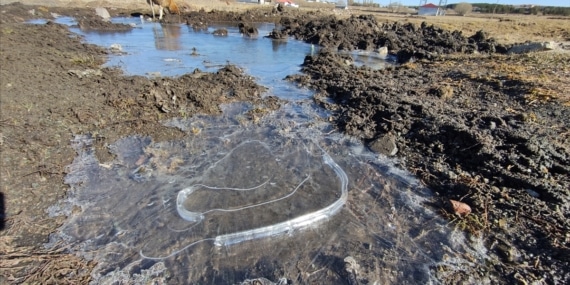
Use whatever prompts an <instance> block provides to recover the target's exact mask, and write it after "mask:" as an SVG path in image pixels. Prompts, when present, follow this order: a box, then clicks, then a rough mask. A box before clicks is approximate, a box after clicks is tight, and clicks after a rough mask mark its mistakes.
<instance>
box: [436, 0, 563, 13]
mask: <svg viewBox="0 0 570 285" xmlns="http://www.w3.org/2000/svg"><path fill="white" fill-rule="evenodd" d="M530 2H532V1H530ZM457 5H459V4H449V5H447V6H446V8H448V9H453V10H455V7H456V6H457ZM473 7H477V8H478V12H481V13H493V14H534V15H536V14H542V15H557V16H570V7H552V6H532V7H517V6H514V5H501V4H489V3H474V4H473Z"/></svg>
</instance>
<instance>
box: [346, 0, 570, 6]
mask: <svg viewBox="0 0 570 285" xmlns="http://www.w3.org/2000/svg"><path fill="white" fill-rule="evenodd" d="M392 1H393V2H396V1H397V2H400V3H402V4H403V5H405V6H419V4H420V0H392ZM356 2H358V0H356ZM460 2H467V3H491V4H496V3H497V0H447V4H457V3H460ZM374 3H380V5H382V6H387V5H388V4H390V0H375V1H374ZM427 3H433V4H436V5H437V4H439V0H428V1H427ZM498 3H499V4H502V5H523V4H534V5H540V6H559V7H570V0H498Z"/></svg>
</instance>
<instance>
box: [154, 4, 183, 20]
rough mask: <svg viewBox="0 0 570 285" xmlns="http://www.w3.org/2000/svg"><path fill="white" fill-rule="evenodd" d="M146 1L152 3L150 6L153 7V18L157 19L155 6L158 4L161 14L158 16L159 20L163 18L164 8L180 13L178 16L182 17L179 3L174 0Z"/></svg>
mask: <svg viewBox="0 0 570 285" xmlns="http://www.w3.org/2000/svg"><path fill="white" fill-rule="evenodd" d="M146 2H147V3H148V4H149V5H150V8H151V9H152V19H153V20H154V19H155V12H154V6H155V5H157V6H158V10H159V14H160V16H159V17H158V19H159V20H162V16H163V15H164V8H165V7H166V8H168V11H169V12H170V13H176V14H178V17H180V9H179V8H178V5H176V2H174V0H146Z"/></svg>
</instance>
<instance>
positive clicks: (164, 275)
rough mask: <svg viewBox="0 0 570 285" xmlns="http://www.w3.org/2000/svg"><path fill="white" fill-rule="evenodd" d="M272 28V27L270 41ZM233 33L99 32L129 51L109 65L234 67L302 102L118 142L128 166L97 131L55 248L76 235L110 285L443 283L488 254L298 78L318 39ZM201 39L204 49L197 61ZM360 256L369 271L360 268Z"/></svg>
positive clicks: (197, 120)
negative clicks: (106, 154) (104, 155)
mask: <svg viewBox="0 0 570 285" xmlns="http://www.w3.org/2000/svg"><path fill="white" fill-rule="evenodd" d="M121 21H133V22H135V21H140V19H129V20H121ZM214 28H215V27H212V28H211V29H214ZM271 28H272V27H271V26H270V25H260V34H261V35H263V32H264V31H269V30H270V29H271ZM165 29H166V30H165ZM172 30H174V31H176V32H172ZM228 30H229V31H230V36H228V37H225V38H219V37H214V36H213V35H212V34H209V33H204V32H199V33H195V32H193V31H192V30H189V29H188V28H187V27H185V26H184V27H181V26H176V27H170V26H168V27H165V26H161V25H160V24H157V23H144V24H141V25H140V27H139V28H137V29H135V30H134V31H133V32H131V33H126V34H125V33H121V34H106V35H105V34H87V35H86V39H87V40H88V41H90V42H94V43H97V44H101V45H103V46H110V45H111V44H120V45H121V46H122V47H123V50H124V51H125V52H126V53H127V55H119V56H117V57H115V58H113V59H112V60H111V62H110V63H109V64H110V65H114V64H116V63H118V62H120V65H121V67H123V68H125V70H126V71H127V72H128V73H132V74H135V73H136V74H147V73H151V72H156V71H158V72H160V73H161V74H163V75H172V76H174V75H177V74H180V73H179V72H182V73H183V72H191V71H192V70H193V69H194V68H206V69H207V70H211V71H214V70H215V68H216V66H218V67H219V66H220V65H223V64H225V62H226V61H228V60H229V61H230V62H231V63H234V64H237V65H239V66H240V67H242V68H244V69H245V70H246V71H247V72H248V73H250V74H252V75H254V76H255V77H256V78H259V82H260V83H261V84H263V85H265V86H268V87H271V89H270V90H271V91H270V92H273V94H275V95H278V96H280V97H281V98H285V99H290V100H291V101H290V102H289V103H288V104H285V106H283V107H282V108H281V109H280V110H278V111H275V112H274V113H272V114H268V115H267V116H265V117H263V118H262V119H261V120H260V121H259V122H256V123H252V122H251V121H250V120H247V119H246V115H245V112H246V111H247V110H248V109H250V108H251V106H249V105H248V104H232V105H226V106H224V107H223V115H220V116H195V117H193V118H189V119H175V120H171V121H167V122H164V123H165V125H166V126H171V127H177V128H180V129H182V130H183V131H185V132H186V133H187V134H188V135H187V136H186V137H185V138H184V139H182V140H179V141H169V142H162V143H155V142H153V141H152V140H151V139H150V138H147V137H139V136H133V137H127V138H123V139H121V140H119V141H117V142H115V143H113V144H112V145H110V146H109V148H110V150H111V151H112V152H113V153H114V154H115V155H116V159H115V160H114V161H113V162H112V163H110V164H108V165H104V164H100V162H99V161H97V160H96V157H95V155H94V150H93V147H92V142H93V141H92V139H91V138H90V136H89V135H88V134H85V135H82V136H78V137H76V139H75V140H74V141H73V143H72V144H73V147H74V148H75V149H76V150H77V153H78V156H77V157H76V158H75V160H74V162H73V163H72V164H71V165H69V166H68V170H67V172H68V173H69V174H68V175H67V176H66V181H65V182H66V183H67V184H69V185H70V186H71V190H70V195H69V197H68V199H66V200H63V201H61V203H60V204H58V205H54V206H53V207H52V208H50V215H52V216H55V215H67V216H68V217H69V218H68V219H67V221H66V222H65V223H64V225H63V226H62V227H61V228H60V230H59V231H58V232H57V233H55V234H54V235H52V237H51V240H50V242H49V243H48V244H46V247H54V246H57V245H58V244H61V243H65V244H66V245H67V246H68V248H69V250H70V251H72V252H74V253H76V254H78V255H80V256H83V257H85V258H87V259H90V260H94V261H96V262H97V267H96V269H95V271H94V273H93V282H94V283H96V284H114V283H116V282H125V283H126V282H132V283H137V284H138V283H149V282H166V283H171V284H235V283H239V282H242V281H244V280H246V279H254V278H260V277H265V278H268V279H270V280H273V281H277V280H278V279H280V278H285V279H287V280H290V281H292V282H293V283H295V284H298V283H300V284H306V283H318V284H339V283H341V284H343V283H347V282H349V280H352V279H357V280H360V281H359V282H363V281H367V283H368V284H426V283H438V278H441V274H442V273H441V272H438V267H439V266H442V265H444V266H446V268H447V270H449V272H453V271H455V270H461V267H462V266H471V265H472V264H471V262H473V261H472V260H477V258H478V257H479V255H480V254H482V253H481V251H480V249H471V248H467V247H466V246H465V245H464V242H463V240H462V236H461V235H460V234H458V233H456V232H454V231H452V230H451V229H450V228H448V227H447V226H446V222H445V221H444V220H442V219H440V218H439V217H438V215H437V214H436V213H433V212H432V211H431V210H430V208H429V207H426V206H425V205H426V204H427V203H428V202H430V201H431V200H433V197H432V195H431V193H430V191H429V190H428V189H425V188H423V187H421V186H420V185H419V184H418V182H417V180H416V179H415V178H414V177H413V176H411V175H409V174H408V173H406V172H404V171H402V170H399V169H397V168H395V167H393V166H392V162H391V161H390V160H387V159H386V158H382V157H378V156H377V155H375V154H373V153H371V152H369V151H368V149H367V148H366V147H365V146H363V145H362V144H361V143H360V142H359V141H357V140H354V139H352V138H350V137H347V136H344V135H342V134H339V133H338V132H336V131H335V129H334V128H333V126H331V125H330V124H329V123H328V122H327V120H326V118H327V114H326V112H325V111H324V110H321V109H320V108H318V107H317V106H315V105H314V104H313V103H312V101H311V99H310V94H311V93H310V92H309V91H307V90H301V89H298V88H296V87H295V86H293V85H290V84H289V83H287V82H284V81H283V80H282V78H283V77H285V75H287V74H292V73H296V72H298V69H299V64H300V63H301V62H302V60H303V57H304V56H305V55H306V54H309V53H311V50H312V48H311V46H310V45H307V44H304V43H300V42H296V41H292V40H291V41H288V42H287V43H280V44H278V45H275V43H273V42H272V41H271V40H270V39H266V38H261V37H260V38H258V39H245V38H242V37H241V36H239V35H238V34H237V33H236V30H235V29H233V28H231V27H229V28H228ZM178 32H179V35H178V36H176V37H174V38H170V37H168V36H166V35H168V34H172V33H174V34H176V33H178ZM157 35H158V36H157ZM131 36H132V37H133V38H131ZM193 47H196V48H197V50H198V53H199V54H200V55H199V56H192V55H191V54H190V53H191V52H192V48H193ZM141 58H146V59H145V60H142V59H141ZM170 59H173V60H170ZM362 61H364V60H362ZM77 208H80V211H77ZM74 209H75V210H74ZM349 256H350V257H352V258H354V260H355V262H356V264H357V265H351V266H352V267H351V268H352V269H351V270H348V271H347V270H346V269H347V268H348V267H346V266H347V265H345V261H344V260H345V258H347V257H349ZM465 256H469V257H470V258H469V259H466V258H465Z"/></svg>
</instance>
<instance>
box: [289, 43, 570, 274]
mask: <svg viewBox="0 0 570 285" xmlns="http://www.w3.org/2000/svg"><path fill="white" fill-rule="evenodd" d="M566 57H567V56H566ZM566 57H564V58H566ZM518 60H525V59H523V58H521V57H520V56H519V57H504V56H498V57H491V58H489V57H474V58H466V57H461V58H455V59H447V60H445V61H442V62H422V63H415V64H407V65H403V66H400V67H395V68H389V69H385V70H371V69H369V68H365V67H363V68H359V67H355V66H354V65H351V64H350V59H349V58H347V57H343V56H341V55H338V54H337V53H334V52H329V51H323V52H321V53H320V54H319V55H318V56H315V57H307V58H306V59H305V63H304V67H303V71H304V73H306V75H300V76H291V77H290V79H291V80H294V81H295V82H298V83H299V84H302V85H304V86H307V87H309V88H315V89H317V90H320V91H321V93H320V95H319V96H317V97H316V100H317V101H318V102H320V104H321V105H322V106H323V107H325V108H327V109H329V110H333V111H335V113H336V117H335V121H336V123H337V125H338V127H339V129H341V130H342V131H344V132H346V133H348V134H351V135H353V136H355V137H358V138H361V139H362V140H364V141H366V142H368V144H369V146H370V147H371V148H372V149H375V150H377V151H379V152H381V153H382V154H383V155H388V156H393V157H396V158H397V159H398V161H399V163H400V165H401V166H402V167H403V168H405V169H408V170H409V171H411V172H412V173H414V174H416V175H417V176H419V177H421V178H422V181H423V182H424V183H425V184H426V185H427V186H428V187H429V188H431V189H433V190H434V191H435V192H436V194H437V195H438V196H439V197H440V199H438V200H435V201H434V205H432V206H435V207H440V208H441V209H442V210H443V211H444V212H443V214H444V215H449V218H450V219H455V218H454V217H453V215H452V214H451V213H452V212H453V211H451V210H450V209H448V208H447V207H446V204H445V202H446V201H447V200H448V199H453V200H457V201H462V202H465V203H467V204H468V205H470V206H471V208H472V209H473V211H474V212H473V213H472V214H471V216H468V217H466V218H463V219H459V220H456V221H455V222H457V225H458V226H460V227H462V228H463V229H465V230H467V231H468V232H470V233H471V234H473V235H477V236H483V237H484V238H485V241H486V245H487V247H488V248H489V250H490V252H491V253H492V256H494V259H493V260H490V262H491V264H490V265H485V266H483V267H487V266H490V267H491V268H485V269H484V271H485V272H493V273H492V275H495V278H497V280H500V282H499V283H503V282H505V283H510V282H515V281H516V280H517V279H518V277H517V276H526V277H525V278H529V279H530V280H540V279H541V278H545V280H546V281H547V282H549V283H559V282H562V281H563V280H566V281H567V280H568V278H570V272H569V271H568V262H569V261H570V260H569V259H568V256H570V255H569V254H570V251H569V249H568V241H569V236H568V229H569V228H570V224H569V223H568V213H569V210H570V209H569V205H570V192H569V189H570V179H569V178H570V176H569V173H570V165H568V162H567V161H568V158H569V156H570V149H569V148H568V145H569V144H568V126H567V125H566V123H565V122H567V120H568V119H570V108H569V107H568V106H567V105H566V106H565V105H562V104H560V102H558V101H546V102H544V101H541V102H539V103H536V102H535V103H533V104H531V103H530V101H529V100H532V99H531V98H530V97H529V96H524V94H532V91H531V90H535V89H536V88H538V87H537V86H536V85H535V84H532V83H529V82H524V81H523V80H516V79H512V80H501V81H500V82H496V81H495V80H487V79H485V78H484V77H478V76H474V75H473V73H476V72H480V71H482V70H481V68H482V67H483V66H482V65H488V66H486V67H490V66H493V65H494V64H496V62H504V63H506V62H511V61H518ZM483 63H485V64H483ZM459 65H461V67H458V66H459ZM330 99H332V102H331V100H330ZM529 264H532V266H528V265H529ZM469 274H475V275H476V274H478V273H477V270H474V271H473V272H470V273H469ZM481 277H482V276H481ZM527 280H528V279H527Z"/></svg>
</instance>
